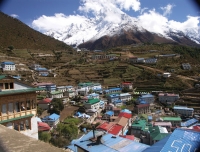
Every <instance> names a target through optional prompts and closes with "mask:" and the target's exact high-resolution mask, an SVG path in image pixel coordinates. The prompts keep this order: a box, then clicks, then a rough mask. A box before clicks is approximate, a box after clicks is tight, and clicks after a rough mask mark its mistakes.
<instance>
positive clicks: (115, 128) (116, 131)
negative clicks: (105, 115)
mask: <svg viewBox="0 0 200 152" xmlns="http://www.w3.org/2000/svg"><path fill="white" fill-rule="evenodd" d="M122 128H123V127H122V126H120V125H113V126H112V128H110V130H109V131H108V132H109V133H110V134H113V135H118V134H119V132H120V131H121V129H122Z"/></svg>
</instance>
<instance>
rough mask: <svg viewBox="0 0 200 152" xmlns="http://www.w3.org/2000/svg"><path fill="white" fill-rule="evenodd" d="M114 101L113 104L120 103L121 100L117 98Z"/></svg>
mask: <svg viewBox="0 0 200 152" xmlns="http://www.w3.org/2000/svg"><path fill="white" fill-rule="evenodd" d="M114 103H115V104H116V103H122V101H121V100H120V99H118V100H115V101H114Z"/></svg>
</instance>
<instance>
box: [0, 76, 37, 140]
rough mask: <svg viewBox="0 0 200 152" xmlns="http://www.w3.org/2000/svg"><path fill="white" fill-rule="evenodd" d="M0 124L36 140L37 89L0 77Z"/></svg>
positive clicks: (12, 79) (9, 78) (6, 77)
mask: <svg viewBox="0 0 200 152" xmlns="http://www.w3.org/2000/svg"><path fill="white" fill-rule="evenodd" d="M0 89H1V92H0V124H1V125H4V126H6V127H8V128H10V129H15V130H17V131H20V132H21V133H23V134H25V135H27V136H30V137H33V138H36V139H38V127H37V121H36V118H35V116H36V114H37V109H36V96H37V93H36V91H39V90H40V89H39V88H34V87H33V86H31V85H29V84H26V83H24V82H22V81H19V80H16V79H14V78H12V77H9V76H6V75H0Z"/></svg>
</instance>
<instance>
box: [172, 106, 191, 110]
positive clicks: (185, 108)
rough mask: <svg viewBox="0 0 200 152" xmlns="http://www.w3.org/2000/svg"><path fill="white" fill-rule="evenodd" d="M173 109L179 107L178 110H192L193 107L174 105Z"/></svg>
mask: <svg viewBox="0 0 200 152" xmlns="http://www.w3.org/2000/svg"><path fill="white" fill-rule="evenodd" d="M173 109H179V110H194V109H193V108H188V107H186V106H174V108H173Z"/></svg>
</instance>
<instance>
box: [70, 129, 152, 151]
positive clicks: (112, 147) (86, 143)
mask: <svg viewBox="0 0 200 152" xmlns="http://www.w3.org/2000/svg"><path fill="white" fill-rule="evenodd" d="M97 133H98V132H96V131H95V134H97ZM100 134H102V133H100ZM92 137H93V133H92V131H90V132H89V133H88V134H86V135H85V136H84V137H82V138H81V139H80V140H78V141H74V144H75V145H77V146H79V147H81V148H82V149H84V150H87V151H89V152H133V151H134V152H142V151H143V150H145V149H146V148H148V147H149V146H148V145H145V144H142V143H138V142H134V141H132V140H129V139H125V138H122V137H119V136H114V137H113V135H112V134H109V133H107V134H104V135H103V136H102V138H101V143H100V144H97V143H96V142H92V141H91V140H89V139H90V138H92ZM70 147H71V145H70V146H69V148H70ZM72 148H73V149H74V147H72Z"/></svg>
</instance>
